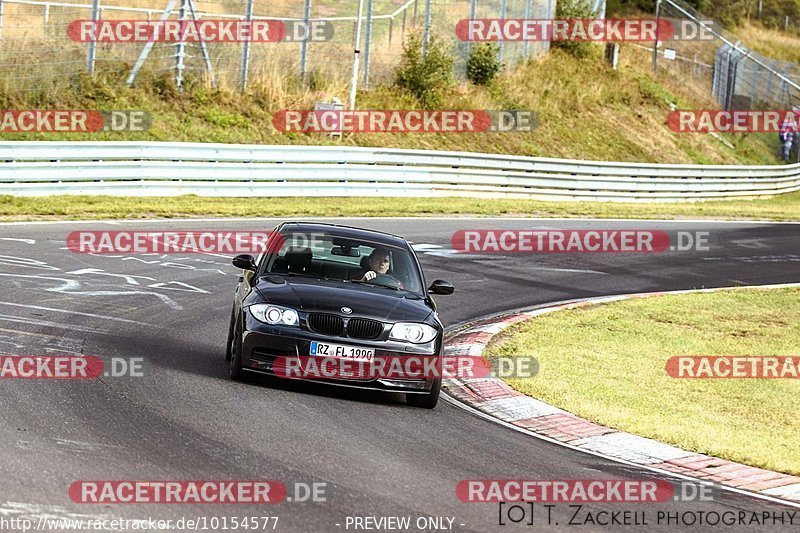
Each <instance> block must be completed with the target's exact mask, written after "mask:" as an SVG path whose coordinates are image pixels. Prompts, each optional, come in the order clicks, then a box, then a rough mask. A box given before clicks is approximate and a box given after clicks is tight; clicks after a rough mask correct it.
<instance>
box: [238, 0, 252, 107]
mask: <svg viewBox="0 0 800 533" xmlns="http://www.w3.org/2000/svg"><path fill="white" fill-rule="evenodd" d="M244 18H245V20H246V21H247V22H248V26H249V25H250V24H249V23H250V21H251V20H253V0H247V5H246V6H245V13H244ZM249 74H250V39H246V40H245V41H244V43H243V46H242V66H241V69H240V70H239V90H240V91H241V92H245V91H246V90H247V76H248V75H249Z"/></svg>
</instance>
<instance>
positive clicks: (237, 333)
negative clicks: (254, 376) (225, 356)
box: [229, 318, 244, 381]
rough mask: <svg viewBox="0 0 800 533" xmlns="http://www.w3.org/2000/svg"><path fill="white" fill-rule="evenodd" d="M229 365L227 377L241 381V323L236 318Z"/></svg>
mask: <svg viewBox="0 0 800 533" xmlns="http://www.w3.org/2000/svg"><path fill="white" fill-rule="evenodd" d="M231 344H232V346H231V364H230V371H229V375H230V377H231V379H232V380H234V381H239V380H241V379H242V377H243V376H242V374H243V373H244V372H243V371H242V323H241V321H240V320H239V319H238V318H237V319H236V325H235V326H234V331H233V342H232V343H231Z"/></svg>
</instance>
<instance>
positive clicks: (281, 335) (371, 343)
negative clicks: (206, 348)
mask: <svg viewBox="0 0 800 533" xmlns="http://www.w3.org/2000/svg"><path fill="white" fill-rule="evenodd" d="M248 318H249V320H247V329H246V330H245V331H244V332H243V337H242V368H243V369H244V370H247V371H250V372H258V373H262V374H267V375H272V376H280V377H281V378H283V379H287V380H292V381H309V382H313V383H321V384H325V385H334V386H340V387H351V388H358V389H370V390H379V391H385V392H402V393H407V394H427V393H428V392H430V390H431V388H432V387H433V383H434V378H432V377H427V378H425V379H414V378H410V377H402V378H398V377H397V376H372V377H370V376H365V377H354V378H349V379H334V378H303V377H291V378H287V377H285V376H286V373H285V372H284V371H283V367H282V366H281V365H282V363H283V362H284V361H285V360H286V358H300V357H309V358H311V357H313V356H309V353H310V348H311V342H312V341H318V342H324V343H331V344H345V345H347V346H354V347H358V348H372V349H374V350H375V358H376V359H378V358H381V357H397V356H427V357H431V356H437V355H439V356H440V355H441V346H442V343H441V335H440V336H439V338H438V339H436V340H434V341H432V342H430V343H427V344H424V345H414V344H411V343H403V342H396V341H383V340H362V339H352V338H348V337H338V336H337V337H334V336H326V335H321V334H318V333H314V332H310V331H307V330H305V329H302V328H300V327H283V326H270V325H268V324H263V323H261V322H258V321H256V320H255V319H252V318H251V317H248ZM276 365H277V366H276Z"/></svg>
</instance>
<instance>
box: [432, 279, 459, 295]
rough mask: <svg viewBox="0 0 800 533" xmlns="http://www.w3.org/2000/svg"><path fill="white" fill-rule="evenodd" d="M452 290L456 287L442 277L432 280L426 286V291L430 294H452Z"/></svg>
mask: <svg viewBox="0 0 800 533" xmlns="http://www.w3.org/2000/svg"><path fill="white" fill-rule="evenodd" d="M454 290H456V288H455V287H453V284H452V283H450V282H449V281H445V280H443V279H437V280H434V282H433V283H431V286H430V287H428V292H429V293H430V294H453V291H454Z"/></svg>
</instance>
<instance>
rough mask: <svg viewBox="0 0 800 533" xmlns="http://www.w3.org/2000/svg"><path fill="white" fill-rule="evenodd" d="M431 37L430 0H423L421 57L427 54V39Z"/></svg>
mask: <svg viewBox="0 0 800 533" xmlns="http://www.w3.org/2000/svg"><path fill="white" fill-rule="evenodd" d="M430 38H431V0H425V37H424V38H423V40H422V57H425V56H426V55H427V54H428V41H429V40H430Z"/></svg>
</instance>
